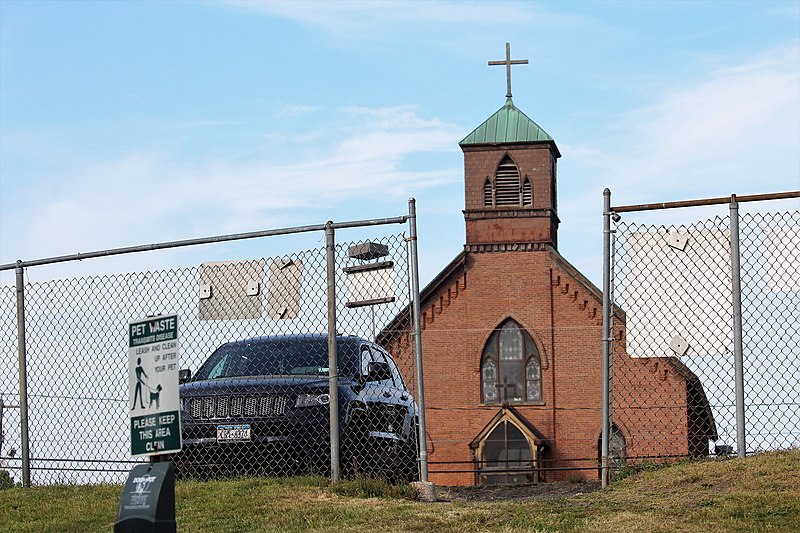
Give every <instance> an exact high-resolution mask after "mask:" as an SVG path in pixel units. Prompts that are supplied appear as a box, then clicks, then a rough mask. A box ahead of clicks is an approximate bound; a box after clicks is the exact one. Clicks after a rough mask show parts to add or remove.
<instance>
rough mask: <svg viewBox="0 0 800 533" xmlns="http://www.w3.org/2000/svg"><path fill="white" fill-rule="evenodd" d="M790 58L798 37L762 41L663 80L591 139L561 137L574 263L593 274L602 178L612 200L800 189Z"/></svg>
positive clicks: (566, 230)
mask: <svg viewBox="0 0 800 533" xmlns="http://www.w3.org/2000/svg"><path fill="white" fill-rule="evenodd" d="M798 64H800V45H798V43H792V44H791V45H790V46H787V47H784V48H781V49H776V50H770V51H769V53H766V54H764V55H760V56H758V57H755V58H751V59H749V60H746V61H743V62H741V63H739V64H736V65H732V66H727V67H722V68H717V69H716V70H713V71H710V72H709V73H708V74H706V75H705V76H704V77H703V78H702V79H696V80H694V81H693V82H689V81H684V82H682V83H680V84H673V85H672V86H669V87H664V88H663V89H662V90H661V91H660V92H658V93H655V94H654V95H653V97H652V98H651V102H650V103H649V104H647V105H645V106H643V107H641V108H638V109H634V110H632V111H630V112H628V113H626V114H624V115H622V116H619V117H617V119H616V120H614V121H612V122H611V123H609V124H607V125H606V134H605V135H599V136H598V140H597V142H594V143H591V144H586V145H569V144H566V143H562V144H560V147H561V150H562V153H563V154H564V163H565V166H567V167H568V168H569V170H570V173H569V176H570V177H569V178H564V179H571V180H575V181H573V183H571V186H569V187H564V186H562V188H561V190H560V192H561V202H560V216H561V219H562V220H563V221H564V224H562V242H564V243H569V244H566V246H567V248H568V249H569V246H573V252H574V255H575V256H577V257H578V259H576V266H578V267H579V268H581V269H582V270H583V271H584V272H586V273H587V275H589V276H590V277H591V278H592V279H598V276H599V266H598V265H599V264H600V263H599V259H600V249H599V248H597V247H596V245H598V244H599V236H598V235H597V227H598V224H599V223H600V206H601V205H602V196H601V192H602V190H603V188H605V187H609V188H610V189H611V191H612V203H613V205H625V204H639V203H648V202H664V201H673V200H690V199H699V198H708V197H724V196H728V195H730V194H734V193H735V194H740V195H742V194H756V193H768V192H779V191H785V190H797V189H800V69H798ZM563 175H564V174H562V176H563ZM562 181H563V180H562ZM587 206H595V207H596V208H595V209H587ZM704 213H706V214H707V211H704ZM717 214H719V211H717ZM701 215H702V213H701V212H700V211H699V210H694V211H692V212H691V213H687V212H686V211H685V210H683V211H669V212H663V211H660V212H657V214H656V215H653V216H640V217H637V220H639V219H641V220H642V221H644V220H645V219H647V220H651V219H653V218H654V217H655V218H657V219H658V223H659V224H670V223H679V222H678V221H679V220H681V217H683V219H684V220H685V217H687V216H691V217H697V216H701ZM702 216H705V215H702ZM565 234H566V235H565ZM587 242H588V243H589V246H586V244H587ZM591 249H594V250H596V254H595V255H594V256H592V255H591V254H589V253H587V251H588V250H591ZM567 253H569V252H567ZM568 257H569V255H568Z"/></svg>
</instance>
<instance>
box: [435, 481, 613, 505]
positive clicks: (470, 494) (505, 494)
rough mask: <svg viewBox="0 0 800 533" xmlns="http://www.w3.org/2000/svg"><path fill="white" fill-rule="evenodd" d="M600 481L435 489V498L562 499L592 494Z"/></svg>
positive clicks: (452, 499)
mask: <svg viewBox="0 0 800 533" xmlns="http://www.w3.org/2000/svg"><path fill="white" fill-rule="evenodd" d="M599 488H600V481H581V482H579V483H571V482H568V481H556V482H552V483H531V484H528V485H487V486H483V487H436V498H437V499H438V500H439V501H444V502H457V501H462V502H463V501H467V502H496V501H501V500H524V499H528V498H564V497H569V496H577V495H580V494H587V493H590V492H594V491H596V490H597V489H599Z"/></svg>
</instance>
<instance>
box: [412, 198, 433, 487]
mask: <svg viewBox="0 0 800 533" xmlns="http://www.w3.org/2000/svg"><path fill="white" fill-rule="evenodd" d="M408 227H409V244H410V247H411V298H412V305H413V313H412V321H413V324H412V327H413V335H414V351H415V353H416V361H415V363H416V370H417V407H418V409H419V478H420V481H423V482H425V483H427V482H428V441H427V439H426V435H427V430H426V429H425V428H426V426H425V380H424V379H423V376H422V326H421V324H420V312H421V310H420V305H421V304H420V301H419V260H418V257H417V208H416V200H414V198H410V199H409V200H408Z"/></svg>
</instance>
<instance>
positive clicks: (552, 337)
mask: <svg viewBox="0 0 800 533" xmlns="http://www.w3.org/2000/svg"><path fill="white" fill-rule="evenodd" d="M550 375H551V383H552V385H551V394H552V398H553V400H552V401H553V406H552V411H553V434H552V445H551V447H550V449H551V450H555V449H556V435H558V431H557V429H556V317H555V303H554V292H553V267H550Z"/></svg>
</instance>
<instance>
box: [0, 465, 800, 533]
mask: <svg viewBox="0 0 800 533" xmlns="http://www.w3.org/2000/svg"><path fill="white" fill-rule="evenodd" d="M120 493H121V486H119V485H103V486H54V487H35V488H33V489H27V490H25V489H21V488H11V489H7V490H0V531H31V532H34V531H35V532H47V531H54V532H55V531H58V532H61V531H111V530H112V529H113V525H114V521H115V519H116V514H117V506H118V505H119V497H120ZM410 495H411V493H410V491H409V490H408V488H407V487H393V486H391V485H387V484H385V483H383V482H381V481H379V480H372V479H369V478H363V479H358V480H355V481H350V482H345V483H342V484H340V485H338V486H335V487H329V486H328V485H327V483H326V481H325V480H324V479H321V478H313V477H310V478H296V479H289V480H277V479H257V478H245V479H239V480H231V481H215V482H198V481H184V482H179V483H178V484H177V486H176V501H177V523H178V530H179V531H198V532H202V531H213V532H234V531H235V532H239V531H334V530H345V529H346V530H349V531H356V532H358V531H364V532H367V531H369V532H381V531H392V532H398V531H443V532H448V531H451V532H464V531H533V532H557V531H563V532H573V531H600V532H602V531H608V532H612V531H613V532H619V531H632V532H635V531H648V532H651V531H652V532H660V531H664V532H666V531H670V532H671V531H703V532H709V533H712V532H738V531H741V532H745V531H746V532H751V531H796V530H797V524H800V450H793V451H787V452H775V453H765V454H760V455H757V456H754V457H749V458H747V459H743V460H740V459H728V460H724V461H723V460H709V461H704V462H690V463H682V464H678V465H674V466H670V467H664V468H659V469H657V470H644V471H640V472H636V473H633V474H631V475H630V476H629V477H627V478H625V479H623V480H621V481H618V482H615V483H613V484H612V485H611V486H610V487H609V488H608V489H605V490H602V491H598V492H595V493H593V494H586V495H580V496H573V497H565V498H557V499H551V498H546V499H527V500H518V501H504V502H492V503H486V502H459V501H454V502H437V503H432V504H431V503H422V502H418V501H414V500H413V499H410V498H411V496H410Z"/></svg>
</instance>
